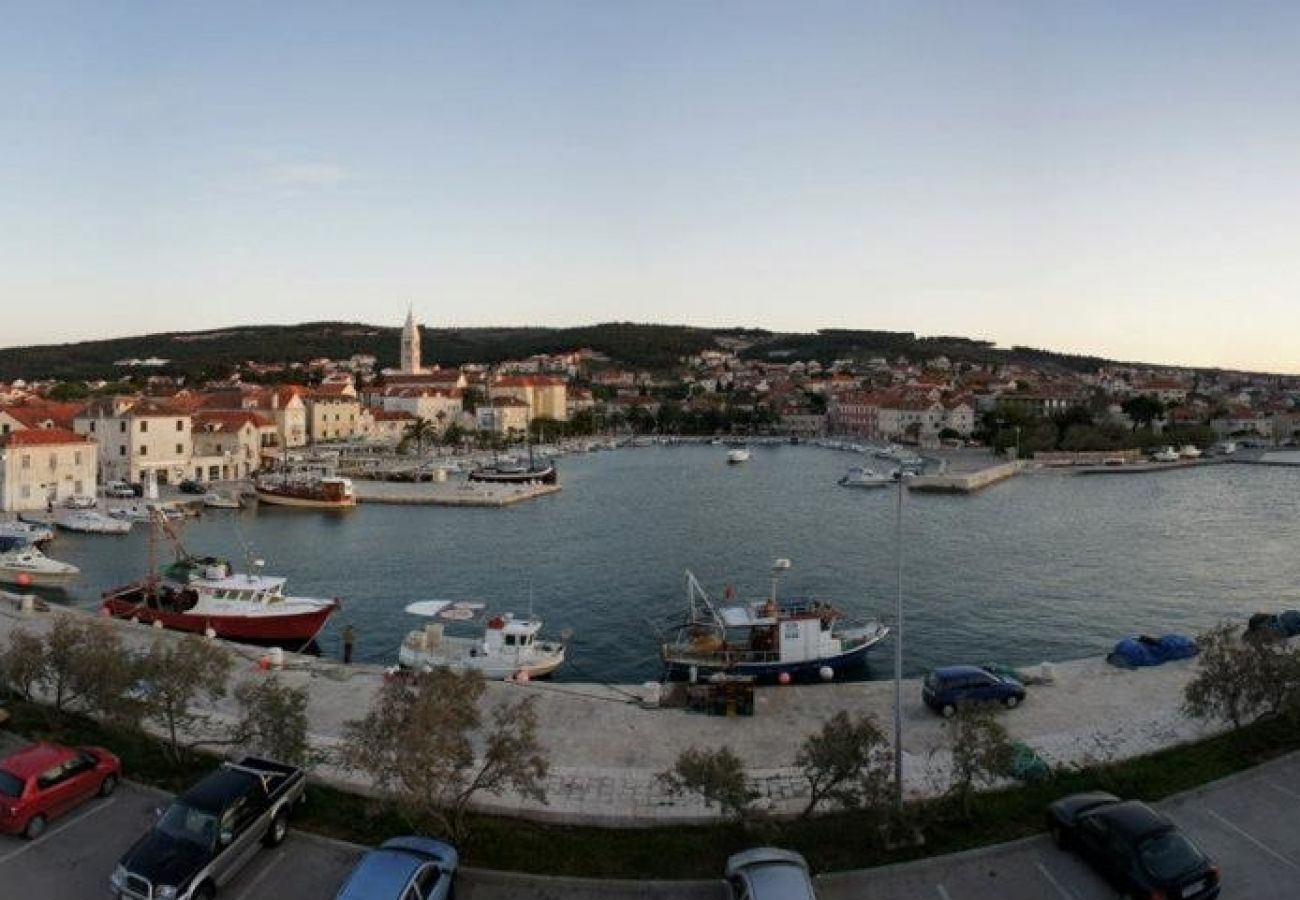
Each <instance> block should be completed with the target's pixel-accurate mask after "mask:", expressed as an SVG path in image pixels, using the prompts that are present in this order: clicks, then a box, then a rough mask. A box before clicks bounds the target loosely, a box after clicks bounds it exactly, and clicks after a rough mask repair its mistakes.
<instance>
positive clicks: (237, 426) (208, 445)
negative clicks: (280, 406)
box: [191, 410, 277, 481]
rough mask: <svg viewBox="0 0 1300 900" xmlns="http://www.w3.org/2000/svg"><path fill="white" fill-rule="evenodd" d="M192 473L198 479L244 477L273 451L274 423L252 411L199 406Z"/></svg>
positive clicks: (194, 435)
mask: <svg viewBox="0 0 1300 900" xmlns="http://www.w3.org/2000/svg"><path fill="white" fill-rule="evenodd" d="M193 421H194V425H193V431H192V437H193V439H194V456H193V458H192V459H191V465H192V467H193V473H194V474H193V477H194V478H195V479H196V480H198V481H217V480H230V479H237V478H247V477H249V476H250V475H252V474H253V473H255V472H256V471H257V470H258V469H260V468H261V465H262V458H263V455H264V454H270V455H274V454H275V452H276V443H277V435H276V427H275V423H274V422H272V421H271V420H270V419H268V418H266V417H265V416H262V415H260V414H258V413H254V412H242V411H219V410H202V411H200V412H198V413H196V414H195V415H194V420H193Z"/></svg>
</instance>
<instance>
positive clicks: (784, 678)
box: [776, 672, 790, 684]
mask: <svg viewBox="0 0 1300 900" xmlns="http://www.w3.org/2000/svg"><path fill="white" fill-rule="evenodd" d="M776 680H777V683H779V684H789V683H790V673H789V672H782V673H781V674H780V675H778V676H776Z"/></svg>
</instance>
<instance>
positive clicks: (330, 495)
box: [253, 474, 357, 509]
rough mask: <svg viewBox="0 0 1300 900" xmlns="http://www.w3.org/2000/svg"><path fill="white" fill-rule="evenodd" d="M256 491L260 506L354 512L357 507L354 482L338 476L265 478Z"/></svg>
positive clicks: (257, 483)
mask: <svg viewBox="0 0 1300 900" xmlns="http://www.w3.org/2000/svg"><path fill="white" fill-rule="evenodd" d="M253 491H254V493H256V494H257V499H258V500H259V501H260V502H262V503H269V504H271V505H272V506H293V507H299V508H303V509H352V508H353V507H355V506H356V505H357V495H356V493H355V492H354V491H353V490H352V479H350V478H342V477H339V476H337V475H292V474H290V475H284V474H272V475H266V476H263V477H262V478H259V479H258V480H257V482H256V483H255V484H254V486H253Z"/></svg>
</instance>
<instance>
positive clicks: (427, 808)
mask: <svg viewBox="0 0 1300 900" xmlns="http://www.w3.org/2000/svg"><path fill="white" fill-rule="evenodd" d="M484 689H485V688H484V683H483V678H482V676H480V675H479V674H478V673H476V672H472V671H471V672H466V673H465V674H463V675H459V674H457V673H455V672H452V671H451V670H449V669H445V668H438V669H434V670H433V671H431V672H419V673H415V674H413V675H411V676H409V677H408V678H405V679H400V680H398V679H395V680H393V681H389V682H388V683H386V684H385V685H384V687H383V688H382V690H381V691H380V692H379V695H378V696H377V697H376V698H375V701H374V704H373V705H372V706H371V708H370V710H369V712H368V713H367V714H366V716H365V717H364V718H362V719H359V720H356V721H352V722H348V723H347V724H346V725H345V726H344V743H343V750H342V754H341V761H342V763H343V764H344V765H345V766H347V767H349V768H351V769H354V770H358V771H361V772H365V773H366V774H368V775H369V776H370V777H371V778H373V779H374V781H375V784H377V785H378V786H379V787H380V788H381V789H382V790H383V791H384V792H385V793H386V794H388V795H389V797H390V798H391V799H392V800H393V801H394V802H395V803H396V804H397V806H398V808H399V809H401V810H402V812H403V813H404V815H405V817H406V818H407V819H408V821H410V822H411V824H412V825H414V826H415V827H419V828H430V829H433V830H435V831H437V832H440V833H442V834H445V835H447V836H448V837H450V838H451V839H452V840H453V841H456V842H463V841H464V840H465V839H466V838H467V837H468V834H469V820H468V815H467V813H468V809H469V803H470V801H471V800H472V799H473V798H474V796H475V795H477V794H479V793H481V792H486V793H489V794H494V795H498V796H499V795H501V794H503V793H504V792H505V791H506V790H507V789H511V788H512V789H514V790H515V791H516V792H517V793H518V794H520V795H522V796H524V797H528V798H530V799H533V800H536V801H538V802H541V803H545V802H546V792H545V789H544V786H543V779H544V778H545V777H546V774H547V772H548V771H549V763H548V761H547V758H546V753H545V751H544V749H543V748H542V746H541V742H540V740H539V739H538V736H537V709H536V699H537V698H536V697H535V696H530V697H525V698H524V699H522V700H517V701H514V702H510V703H502V704H499V705H497V706H496V707H495V708H494V709H493V710H492V713H491V718H490V724H489V725H488V726H487V727H484V722H483V717H482V713H481V712H480V701H481V699H482V697H483V693H484ZM476 743H477V744H479V745H480V746H481V747H482V753H481V755H479V756H477V757H476V756H475V752H474V747H475V744H476Z"/></svg>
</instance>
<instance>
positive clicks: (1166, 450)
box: [1151, 447, 1181, 463]
mask: <svg viewBox="0 0 1300 900" xmlns="http://www.w3.org/2000/svg"><path fill="white" fill-rule="evenodd" d="M1180 458H1181V457H1179V455H1178V451H1177V450H1175V449H1174V448H1173V447H1161V448H1160V449H1159V450H1157V451H1156V452H1155V453H1152V454H1151V460H1152V462H1159V463H1171V462H1178V460H1179V459H1180Z"/></svg>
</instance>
